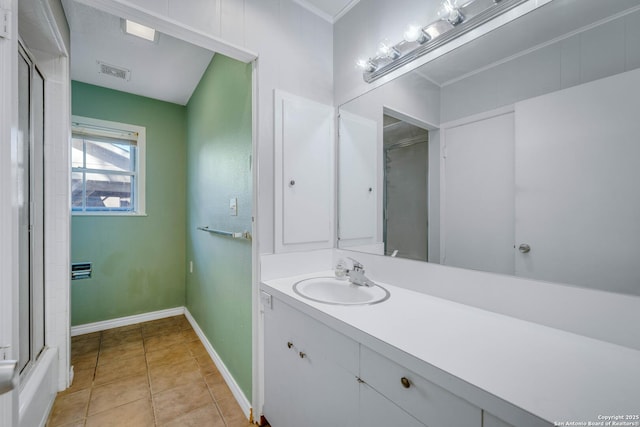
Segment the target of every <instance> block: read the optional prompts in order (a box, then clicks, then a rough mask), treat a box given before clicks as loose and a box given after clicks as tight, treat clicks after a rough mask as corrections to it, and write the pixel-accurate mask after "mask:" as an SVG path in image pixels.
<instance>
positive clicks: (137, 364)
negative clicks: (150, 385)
mask: <svg viewBox="0 0 640 427" xmlns="http://www.w3.org/2000/svg"><path fill="white" fill-rule="evenodd" d="M146 374H147V361H146V360H145V358H144V354H136V355H134V356H132V357H128V358H125V359H114V360H112V361H110V362H105V363H102V364H100V365H99V366H98V368H97V369H96V376H95V380H94V381H95V385H101V384H107V383H110V382H113V381H116V380H119V379H123V378H128V377H135V376H138V375H146Z"/></svg>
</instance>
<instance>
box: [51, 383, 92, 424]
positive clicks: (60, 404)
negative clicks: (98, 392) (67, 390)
mask: <svg viewBox="0 0 640 427" xmlns="http://www.w3.org/2000/svg"><path fill="white" fill-rule="evenodd" d="M90 393H91V390H90V389H86V390H81V391H78V392H75V393H71V394H67V395H58V397H56V400H55V402H54V404H53V408H52V409H51V415H50V417H49V424H48V427H59V426H63V425H65V424H70V423H73V422H77V421H80V420H82V419H83V418H84V417H85V415H86V414H87V405H88V404H89V396H90Z"/></svg>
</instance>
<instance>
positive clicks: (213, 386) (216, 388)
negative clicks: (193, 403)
mask: <svg viewBox="0 0 640 427" xmlns="http://www.w3.org/2000/svg"><path fill="white" fill-rule="evenodd" d="M205 382H206V383H207V386H208V387H209V390H211V394H212V395H213V398H214V400H215V401H216V402H217V401H220V400H225V399H228V398H234V397H233V393H231V390H230V389H229V386H228V385H227V383H226V382H225V381H224V378H223V377H222V375H221V374H220V373H214V374H210V375H207V376H206V377H205Z"/></svg>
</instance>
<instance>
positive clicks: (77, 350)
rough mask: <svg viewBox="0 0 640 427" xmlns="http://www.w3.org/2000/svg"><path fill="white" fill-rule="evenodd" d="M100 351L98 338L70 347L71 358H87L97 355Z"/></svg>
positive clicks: (79, 342)
mask: <svg viewBox="0 0 640 427" xmlns="http://www.w3.org/2000/svg"><path fill="white" fill-rule="evenodd" d="M99 349H100V337H95V338H89V339H86V340H83V341H78V342H77V343H75V344H74V345H73V346H72V347H71V357H74V356H89V355H93V354H96V353H98V350H99Z"/></svg>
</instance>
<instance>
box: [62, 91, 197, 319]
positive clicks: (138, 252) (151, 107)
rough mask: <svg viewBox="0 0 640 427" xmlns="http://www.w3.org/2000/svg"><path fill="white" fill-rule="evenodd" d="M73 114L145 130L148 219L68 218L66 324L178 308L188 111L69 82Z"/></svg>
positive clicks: (182, 292)
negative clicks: (80, 274) (72, 271)
mask: <svg viewBox="0 0 640 427" xmlns="http://www.w3.org/2000/svg"><path fill="white" fill-rule="evenodd" d="M71 89H72V111H73V114H74V115H78V116H85V117H92V118H96V119H102V120H111V121H115V122H121V123H129V124H134V125H139V126H145V127H146V128H147V139H146V168H147V172H146V210H147V216H140V217H133V216H127V217H107V216H79V215H74V216H72V219H71V259H72V261H73V262H77V261H91V262H93V269H94V271H93V277H92V278H91V279H86V280H77V281H73V282H71V324H72V325H80V324H85V323H91V322H97V321H101V320H107V319H113V318H118V317H123V316H130V315H134V314H140V313H146V312H150V311H156V310H162V309H166V308H172V307H180V306H183V305H184V301H185V274H186V267H185V232H184V230H185V227H186V196H185V189H186V133H187V132H186V129H187V128H186V107H184V106H181V105H176V104H171V103H168V102H162V101H157V100H154V99H150V98H145V97H141V96H136V95H131V94H128V93H123V92H118V91H114V90H110V89H105V88H102V87H97V86H93V85H89V84H85V83H80V82H75V81H74V82H72V86H71Z"/></svg>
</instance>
